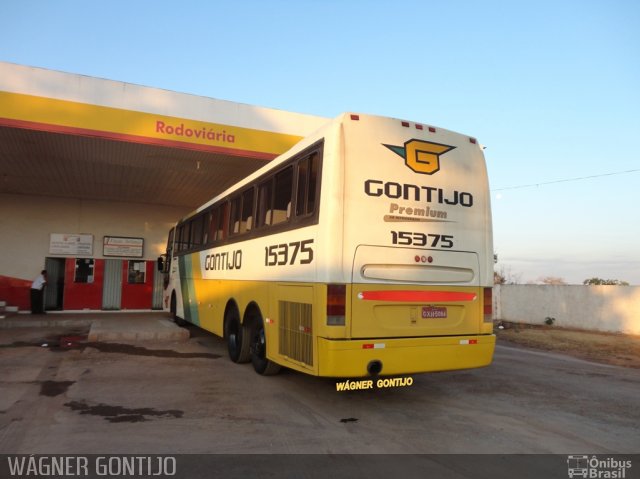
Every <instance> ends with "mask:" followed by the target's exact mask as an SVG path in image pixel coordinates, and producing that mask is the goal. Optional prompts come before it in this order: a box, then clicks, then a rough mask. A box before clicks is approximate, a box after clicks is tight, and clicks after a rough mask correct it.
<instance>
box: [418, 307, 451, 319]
mask: <svg viewBox="0 0 640 479" xmlns="http://www.w3.org/2000/svg"><path fill="white" fill-rule="evenodd" d="M446 317H447V308H444V307H438V306H423V307H422V318H423V319H438V318H446Z"/></svg>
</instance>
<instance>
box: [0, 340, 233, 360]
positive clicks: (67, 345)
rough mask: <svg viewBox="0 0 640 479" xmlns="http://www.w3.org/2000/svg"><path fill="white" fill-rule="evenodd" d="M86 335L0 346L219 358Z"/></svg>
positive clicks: (165, 356)
mask: <svg viewBox="0 0 640 479" xmlns="http://www.w3.org/2000/svg"><path fill="white" fill-rule="evenodd" d="M86 338H87V336H86V335H84V336H83V335H77V334H76V335H69V334H66V335H63V336H59V337H56V338H52V337H48V338H45V339H39V340H37V341H32V342H27V341H16V342H13V343H10V344H0V348H25V347H42V348H47V349H49V351H52V352H64V351H70V350H78V349H85V348H93V349H96V350H98V351H100V352H101V353H118V354H127V355H130V356H150V357H156V358H203V359H219V358H221V357H222V355H220V354H214V353H181V352H179V351H174V350H172V349H148V348H145V347H143V346H135V345H132V344H122V343H98V342H87V341H86Z"/></svg>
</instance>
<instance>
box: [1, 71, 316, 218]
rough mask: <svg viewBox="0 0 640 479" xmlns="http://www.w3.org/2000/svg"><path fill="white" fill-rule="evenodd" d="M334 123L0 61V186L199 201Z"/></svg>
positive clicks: (29, 191) (93, 196)
mask: <svg viewBox="0 0 640 479" xmlns="http://www.w3.org/2000/svg"><path fill="white" fill-rule="evenodd" d="M326 121H327V119H325V118H321V117H315V116H310V115H303V114H298V113H290V112H284V111H279V110H273V109H267V108H261V107H255V106H251V105H245V104H239V103H233V102H228V101H222V100H215V99H211V98H205V97H199V96H194V95H187V94H183V93H176V92H170V91H167V90H160V89H156V88H149V87H142V86H139V85H132V84H128V83H122V82H115V81H111V80H103V79H99V78H93V77H86V76H82V75H75V74H68V73H61V72H56V71H51V70H43V69H39V68H31V67H24V66H20V65H14V64H10V63H2V62H0V193H5V194H26V195H40V196H54V197H68V198H80V199H90V200H102V201H122V202H133V203H146V204H157V205H168V206H180V207H196V206H198V205H200V204H202V203H204V202H206V201H208V200H209V199H211V198H212V197H213V196H215V195H216V194H218V193H220V192H221V191H223V190H224V189H226V188H227V187H229V186H231V185H232V184H233V183H235V182H237V181H238V180H240V179H242V178H244V177H245V176H247V175H248V174H250V173H251V172H253V171H255V170H256V169H258V168H259V167H261V166H262V165H264V164H265V163H266V162H267V161H269V160H271V159H273V158H275V157H276V156H277V155H279V154H281V153H283V152H284V151H286V150H288V149H289V148H291V146H293V145H294V144H295V143H297V142H298V141H299V140H300V139H301V138H303V137H304V136H307V135H308V134H309V133H311V132H312V131H314V130H315V129H317V128H318V127H320V126H321V125H322V124H323V123H325V122H326Z"/></svg>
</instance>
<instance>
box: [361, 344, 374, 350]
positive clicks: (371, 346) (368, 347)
mask: <svg viewBox="0 0 640 479" xmlns="http://www.w3.org/2000/svg"><path fill="white" fill-rule="evenodd" d="M362 349H373V344H363V345H362Z"/></svg>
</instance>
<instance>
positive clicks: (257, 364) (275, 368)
mask: <svg viewBox="0 0 640 479" xmlns="http://www.w3.org/2000/svg"><path fill="white" fill-rule="evenodd" d="M251 363H252V364H253V369H255V371H256V372H257V373H258V374H262V375H263V376H272V375H274V374H278V373H279V372H280V365H279V364H276V363H274V362H273V361H271V360H269V359H267V339H266V336H265V332H264V323H263V322H262V318H258V319H257V320H256V321H255V322H254V324H253V328H252V332H251Z"/></svg>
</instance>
